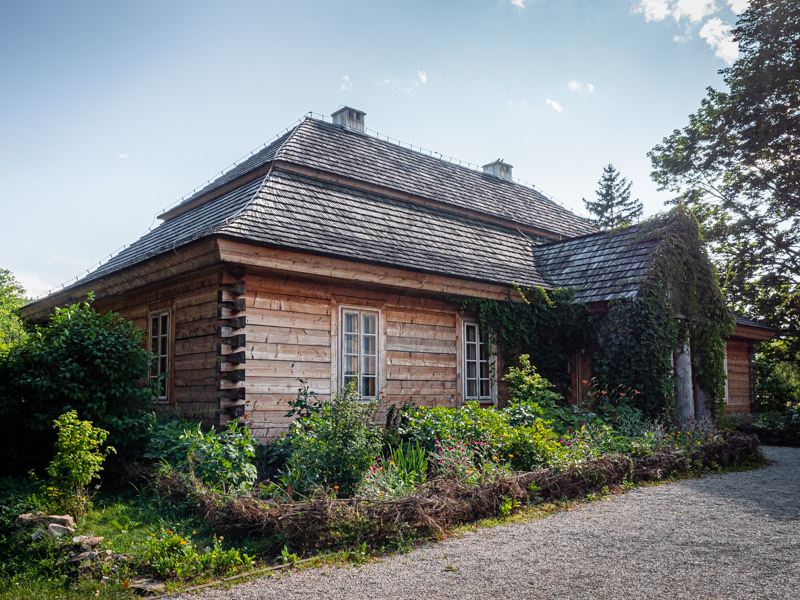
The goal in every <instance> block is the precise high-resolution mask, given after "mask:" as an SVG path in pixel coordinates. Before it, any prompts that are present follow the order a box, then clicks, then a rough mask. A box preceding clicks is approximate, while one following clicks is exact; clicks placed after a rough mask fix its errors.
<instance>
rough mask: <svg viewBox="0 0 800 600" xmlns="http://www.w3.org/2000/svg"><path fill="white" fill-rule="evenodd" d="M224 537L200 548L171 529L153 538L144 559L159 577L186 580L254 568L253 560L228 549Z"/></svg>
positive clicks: (146, 546) (149, 541)
mask: <svg viewBox="0 0 800 600" xmlns="http://www.w3.org/2000/svg"><path fill="white" fill-rule="evenodd" d="M222 540H223V538H222V537H217V536H214V541H213V545H212V546H207V547H205V548H204V549H200V548H198V547H197V546H196V544H195V543H194V541H193V540H192V537H191V536H190V535H185V536H182V535H179V534H178V533H177V532H175V531H173V530H171V529H168V530H164V531H161V532H159V533H158V534H155V533H151V534H150V539H149V540H148V541H147V543H145V545H144V547H143V548H142V549H141V551H140V552H141V559H142V560H143V561H144V562H145V564H146V565H147V566H148V567H150V568H151V569H153V570H154V571H155V572H156V573H157V574H158V575H159V576H160V577H162V578H165V577H174V578H176V579H187V578H189V577H192V576H195V575H232V574H233V573H235V572H236V570H237V569H239V570H249V569H251V568H252V567H253V565H254V561H253V557H252V556H249V555H247V554H244V553H242V552H239V550H235V549H230V550H225V549H224V548H223V547H222Z"/></svg>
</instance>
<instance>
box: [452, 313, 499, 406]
mask: <svg viewBox="0 0 800 600" xmlns="http://www.w3.org/2000/svg"><path fill="white" fill-rule="evenodd" d="M469 327H474V328H475V333H476V341H475V342H469V341H468V340H467V328H469ZM472 343H474V344H476V345H477V348H476V352H475V357H476V358H475V360H474V361H471V360H469V359H468V354H469V353H468V352H467V345H468V344H472ZM481 346H485V348H486V360H485V361H482V360H481V359H480V356H481V354H480V349H481ZM460 349H461V373H462V376H461V380H462V390H461V391H462V393H463V398H464V402H471V401H475V400H477V401H478V402H479V403H483V404H485V403H492V404H497V381H496V377H495V374H496V372H497V356H496V354H495V353H494V352H493V351H492V348H491V347H490V346H489V343H488V341H487V340H484V339H483V332H482V331H481V326H480V324H479V323H478V322H477V321H474V320H470V319H465V320H462V322H461V348H460ZM470 362H474V363H475V364H476V368H475V373H476V375H477V378H470V377H469V367H468V363H470ZM482 362H485V363H486V366H487V375H488V376H487V377H481V375H480V363H482ZM470 381H476V382H477V385H476V388H477V389H478V392H479V393H478V394H477V395H473V396H470V395H469V393H468V391H469V382H470ZM482 381H486V382H487V385H488V390H489V394H488V395H483V394H481V393H480V387H481V382H482Z"/></svg>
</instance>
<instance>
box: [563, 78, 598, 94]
mask: <svg viewBox="0 0 800 600" xmlns="http://www.w3.org/2000/svg"><path fill="white" fill-rule="evenodd" d="M567 87H569V89H570V90H572V91H573V92H589V93H590V94H591V93H592V92H594V84H591V83H582V82H580V81H575V80H574V79H573V80H572V81H570V82H569V83H568V84H567Z"/></svg>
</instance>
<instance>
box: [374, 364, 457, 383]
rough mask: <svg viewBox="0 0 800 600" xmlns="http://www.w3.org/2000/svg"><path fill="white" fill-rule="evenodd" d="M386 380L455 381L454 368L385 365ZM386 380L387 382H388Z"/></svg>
mask: <svg viewBox="0 0 800 600" xmlns="http://www.w3.org/2000/svg"><path fill="white" fill-rule="evenodd" d="M386 378H387V380H388V381H452V382H453V385H455V382H456V368H455V366H453V367H396V366H389V367H386ZM388 381H387V383H388Z"/></svg>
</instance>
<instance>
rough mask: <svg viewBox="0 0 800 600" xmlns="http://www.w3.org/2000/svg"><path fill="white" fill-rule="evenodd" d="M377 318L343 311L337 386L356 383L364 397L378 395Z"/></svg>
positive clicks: (373, 314)
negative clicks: (339, 371) (339, 375)
mask: <svg viewBox="0 0 800 600" xmlns="http://www.w3.org/2000/svg"><path fill="white" fill-rule="evenodd" d="M378 316H379V313H378V312H377V311H374V310H358V309H352V308H343V309H342V311H341V327H340V332H341V333H340V338H339V339H340V342H341V354H340V356H341V357H342V367H341V378H340V380H339V382H340V384H341V387H344V386H346V385H348V384H349V383H350V382H352V381H355V382H356V390H358V393H359V394H361V395H362V396H364V397H366V398H374V397H375V396H377V395H378Z"/></svg>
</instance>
